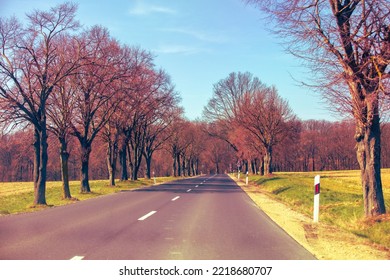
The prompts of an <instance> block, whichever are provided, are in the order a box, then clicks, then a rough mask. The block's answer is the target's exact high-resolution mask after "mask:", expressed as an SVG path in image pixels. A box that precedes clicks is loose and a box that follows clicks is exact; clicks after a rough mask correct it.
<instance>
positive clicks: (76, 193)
mask: <svg viewBox="0 0 390 280" xmlns="http://www.w3.org/2000/svg"><path fill="white" fill-rule="evenodd" d="M176 179H177V178H174V177H159V178H156V183H157V184H160V183H164V182H168V181H172V180H176ZM153 184H154V180H153V179H143V178H141V179H139V180H137V181H117V182H116V186H115V187H110V186H108V181H107V180H95V181H90V187H91V193H88V194H82V193H80V182H79V181H71V182H70V191H71V194H72V197H73V199H72V200H64V199H62V183H61V182H47V184H46V202H47V204H48V206H40V207H34V206H33V204H32V203H33V201H34V191H33V183H32V182H12V183H0V215H7V214H15V213H25V212H33V211H38V210H41V209H44V208H46V207H52V206H60V205H66V204H70V203H75V202H76V201H80V200H86V199H90V198H93V197H97V196H101V195H107V194H112V193H116V192H120V191H122V190H133V189H139V188H142V187H147V186H150V185H153Z"/></svg>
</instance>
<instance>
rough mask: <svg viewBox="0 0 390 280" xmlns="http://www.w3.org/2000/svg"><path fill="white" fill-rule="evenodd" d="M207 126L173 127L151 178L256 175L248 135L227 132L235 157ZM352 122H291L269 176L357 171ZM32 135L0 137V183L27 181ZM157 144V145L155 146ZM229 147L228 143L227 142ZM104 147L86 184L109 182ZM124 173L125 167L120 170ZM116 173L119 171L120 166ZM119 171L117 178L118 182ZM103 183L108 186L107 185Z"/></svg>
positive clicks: (74, 165)
mask: <svg viewBox="0 0 390 280" xmlns="http://www.w3.org/2000/svg"><path fill="white" fill-rule="evenodd" d="M210 126H211V125H208V124H207V123H206V122H201V121H189V120H186V119H185V118H184V117H182V118H179V119H178V120H177V122H176V123H175V124H172V127H171V132H172V135H170V136H169V137H168V135H166V134H165V135H164V136H163V135H158V138H163V139H162V140H165V141H164V143H163V144H161V146H160V147H159V149H157V151H156V152H155V153H154V154H153V157H152V159H153V160H152V163H151V170H152V173H151V175H152V176H191V175H197V174H200V173H204V174H205V173H210V174H213V173H223V172H237V163H238V164H239V166H240V170H241V171H242V172H246V171H247V170H248V171H249V173H250V174H253V173H254V172H257V173H259V172H261V154H260V153H258V152H257V151H256V149H255V147H253V145H252V143H250V142H249V143H248V142H247V141H248V138H247V137H248V135H244V134H242V131H235V132H236V135H234V134H233V133H234V131H232V139H234V141H235V142H234V144H235V147H238V151H236V150H235V149H234V148H233V147H232V146H231V144H229V143H228V142H226V141H224V140H221V139H218V138H216V137H213V135H212V134H211V133H209V131H208V127H210ZM382 128H383V129H382V167H384V168H389V167H390V157H389V156H390V141H389V139H390V135H389V133H390V126H389V125H388V124H387V123H385V124H383V125H382ZM353 133H354V124H353V122H352V121H339V122H330V121H324V120H306V121H301V120H299V121H297V122H296V131H295V133H294V136H293V137H289V138H286V139H284V140H283V141H282V142H281V143H280V144H278V145H277V146H276V147H275V160H274V164H273V169H274V171H291V172H292V171H322V170H351V169H358V168H359V166H358V163H357V160H356V156H355V143H354V140H353V137H352V136H353ZM31 134H32V132H31V131H29V130H28V129H26V130H20V131H17V132H13V133H10V134H5V135H2V136H1V142H2V145H3V148H2V149H1V150H0V180H1V181H2V182H7V181H32V179H33V143H32V137H31ZM157 141H158V140H157ZM232 141H233V140H232ZM59 150H60V147H59V143H58V141H57V140H56V138H55V136H54V135H53V134H49V151H48V154H49V161H48V173H47V175H48V180H54V181H57V180H61V166H60V157H59V154H58V151H59ZM107 150H108V144H107V143H106V142H105V141H104V136H103V134H101V135H99V136H98V137H97V139H96V142H94V143H93V147H92V153H91V159H90V174H91V179H107V180H108V179H109V169H108V166H107ZM79 162H80V150H79V147H78V145H77V142H76V138H74V137H72V138H71V139H70V143H69V165H68V166H69V179H70V180H78V179H79V178H80V163H79ZM124 166H125V168H126V169H127V171H128V172H129V163H127V164H126V165H124ZM119 167H120V168H122V167H123V165H120V166H119ZM122 174H123V172H122V170H119V172H118V173H117V176H116V177H117V179H121V175H122ZM138 176H139V177H147V167H146V160H145V158H144V157H143V159H142V163H141V164H140V168H139V174H138ZM107 182H108V181H107Z"/></svg>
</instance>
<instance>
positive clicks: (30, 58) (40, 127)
mask: <svg viewBox="0 0 390 280" xmlns="http://www.w3.org/2000/svg"><path fill="white" fill-rule="evenodd" d="M75 12H76V6H75V5H73V4H69V3H66V4H62V5H58V6H56V7H54V8H52V9H51V10H50V11H47V12H46V11H38V10H36V11H34V12H32V13H30V14H28V15H27V19H28V23H29V25H28V26H26V27H25V26H23V25H22V24H20V23H19V22H18V21H17V20H16V19H15V18H10V19H0V50H1V58H0V81H1V83H0V110H1V117H2V118H6V119H8V120H11V121H12V122H13V124H15V123H16V124H17V123H21V122H27V123H29V124H31V125H32V126H33V127H34V204H35V205H39V204H46V177H47V161H48V154H47V149H48V143H47V137H48V135H47V101H48V99H49V97H50V95H51V94H52V92H53V90H54V89H55V87H56V86H57V85H58V84H59V83H60V82H61V81H63V80H64V79H65V78H66V77H68V76H69V75H70V74H72V73H73V72H74V70H75V69H76V68H77V67H78V63H77V55H76V57H73V59H70V60H69V59H63V56H64V53H63V51H64V49H63V47H62V41H63V39H64V38H65V37H66V35H65V33H66V32H70V31H72V30H75V29H77V28H78V23H77V22H76V21H75V19H74V18H75Z"/></svg>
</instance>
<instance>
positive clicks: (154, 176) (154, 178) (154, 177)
mask: <svg viewBox="0 0 390 280" xmlns="http://www.w3.org/2000/svg"><path fill="white" fill-rule="evenodd" d="M153 180H154V184H156V175H155V174H154V171H153Z"/></svg>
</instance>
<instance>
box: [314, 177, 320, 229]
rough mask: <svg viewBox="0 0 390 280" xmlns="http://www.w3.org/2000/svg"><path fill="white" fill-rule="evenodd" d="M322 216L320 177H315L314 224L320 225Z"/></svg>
mask: <svg viewBox="0 0 390 280" xmlns="http://www.w3.org/2000/svg"><path fill="white" fill-rule="evenodd" d="M319 215H320V175H317V176H315V177H314V209H313V222H315V223H318V218H319Z"/></svg>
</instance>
